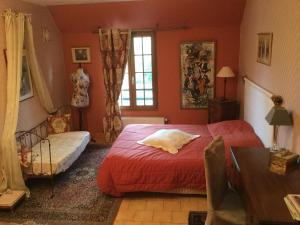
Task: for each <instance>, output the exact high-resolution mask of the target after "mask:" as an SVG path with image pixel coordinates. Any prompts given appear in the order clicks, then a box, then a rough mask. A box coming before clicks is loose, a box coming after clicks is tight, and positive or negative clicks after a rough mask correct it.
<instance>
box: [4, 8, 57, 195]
mask: <svg viewBox="0 0 300 225" xmlns="http://www.w3.org/2000/svg"><path fill="white" fill-rule="evenodd" d="M4 20H5V38H6V55H7V91H6V92H7V94H6V113H5V118H4V126H3V132H2V137H1V140H0V142H1V145H0V156H1V157H0V193H3V192H5V191H6V190H7V189H8V188H9V189H12V190H25V191H27V193H28V194H29V191H28V189H27V188H26V186H25V183H24V180H23V176H22V171H21V167H20V163H19V157H18V153H17V144H16V138H15V132H16V128H17V122H18V113H19V97H20V83H21V74H22V55H23V50H24V47H25V49H26V53H27V56H28V61H29V67H30V71H31V75H32V80H33V84H34V87H35V90H36V92H37V95H38V97H39V99H40V102H41V104H42V106H43V107H44V108H45V110H46V111H47V112H48V113H52V112H54V111H55V108H54V106H53V103H52V99H51V96H50V93H49V90H48V88H47V86H46V83H45V80H44V77H43V75H42V72H41V69H40V66H39V64H38V60H37V57H36V53H35V47H34V40H33V31H32V24H31V16H30V15H28V14H24V13H15V12H13V11H12V10H11V9H8V10H5V12H4ZM24 39H25V41H24ZM24 44H25V45H24Z"/></svg>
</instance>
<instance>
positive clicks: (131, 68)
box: [120, 30, 158, 111]
mask: <svg viewBox="0 0 300 225" xmlns="http://www.w3.org/2000/svg"><path fill="white" fill-rule="evenodd" d="M143 36H151V56H152V57H151V59H152V90H153V105H151V106H147V105H143V106H138V105H137V104H136V83H135V64H134V41H133V39H134V37H143ZM130 44H131V48H130V52H129V56H128V81H129V96H130V106H120V108H121V110H123V111H146V110H157V108H158V102H157V67H156V51H155V50H156V39H155V32H154V31H141V30H137V31H132V33H131V43H130ZM144 90H145V89H144Z"/></svg>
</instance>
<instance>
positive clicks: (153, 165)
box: [97, 78, 273, 196]
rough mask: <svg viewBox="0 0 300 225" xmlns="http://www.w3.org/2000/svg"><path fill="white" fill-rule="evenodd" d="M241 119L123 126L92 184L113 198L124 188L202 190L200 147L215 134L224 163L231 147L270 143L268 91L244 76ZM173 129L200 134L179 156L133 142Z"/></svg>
mask: <svg viewBox="0 0 300 225" xmlns="http://www.w3.org/2000/svg"><path fill="white" fill-rule="evenodd" d="M244 84H245V85H244V93H243V94H244V98H243V101H242V105H243V106H244V108H243V110H242V116H241V118H243V120H236V121H224V122H220V123H215V124H208V125H128V126H126V127H125V128H124V130H123V131H122V133H121V134H120V136H119V137H118V138H117V140H116V141H115V143H114V144H113V146H112V148H111V149H110V151H109V152H108V153H107V155H106V157H105V159H104V160H103V162H102V164H101V165H100V167H99V172H98V176H97V184H98V186H99V188H100V190H101V191H102V192H104V193H106V194H110V195H113V196H122V195H123V194H124V193H127V192H140V191H146V192H172V193H174V192H175V193H203V191H204V190H205V179H204V177H205V175H204V166H203V148H204V147H205V146H206V145H207V144H208V143H209V142H211V141H212V140H213V138H214V137H216V136H218V135H221V136H223V139H224V143H225V151H226V157H227V159H228V160H227V162H228V167H230V165H231V160H230V159H231V157H230V153H229V150H230V146H241V147H263V146H264V147H269V146H271V144H272V136H273V129H272V126H270V125H269V124H267V122H266V121H265V119H264V117H265V115H266V114H267V113H268V112H269V110H270V108H271V107H272V106H273V102H272V100H271V98H270V97H271V96H272V93H270V92H268V91H266V90H265V89H263V88H262V87H260V86H258V85H256V84H255V83H254V82H252V81H251V80H249V79H247V78H244ZM167 128H170V129H171V128H177V129H180V130H183V131H186V132H189V133H191V134H200V135H201V136H200V138H197V139H195V140H194V141H192V142H190V143H189V144H187V145H185V146H184V147H183V148H182V149H181V150H180V151H179V153H178V154H175V155H172V154H170V153H167V152H164V151H161V150H159V149H155V148H152V147H146V146H142V145H139V144H137V141H138V140H142V139H143V138H145V137H146V136H147V135H149V134H152V133H154V132H155V131H156V130H158V129H167Z"/></svg>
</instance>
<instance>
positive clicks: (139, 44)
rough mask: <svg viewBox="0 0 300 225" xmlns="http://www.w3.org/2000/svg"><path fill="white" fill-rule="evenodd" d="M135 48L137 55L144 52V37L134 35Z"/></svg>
mask: <svg viewBox="0 0 300 225" xmlns="http://www.w3.org/2000/svg"><path fill="white" fill-rule="evenodd" d="M133 45H134V46H133V48H134V54H135V55H141V54H143V44H142V37H134V38H133Z"/></svg>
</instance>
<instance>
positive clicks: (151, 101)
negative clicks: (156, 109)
mask: <svg viewBox="0 0 300 225" xmlns="http://www.w3.org/2000/svg"><path fill="white" fill-rule="evenodd" d="M145 105H153V100H146V101H145Z"/></svg>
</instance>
